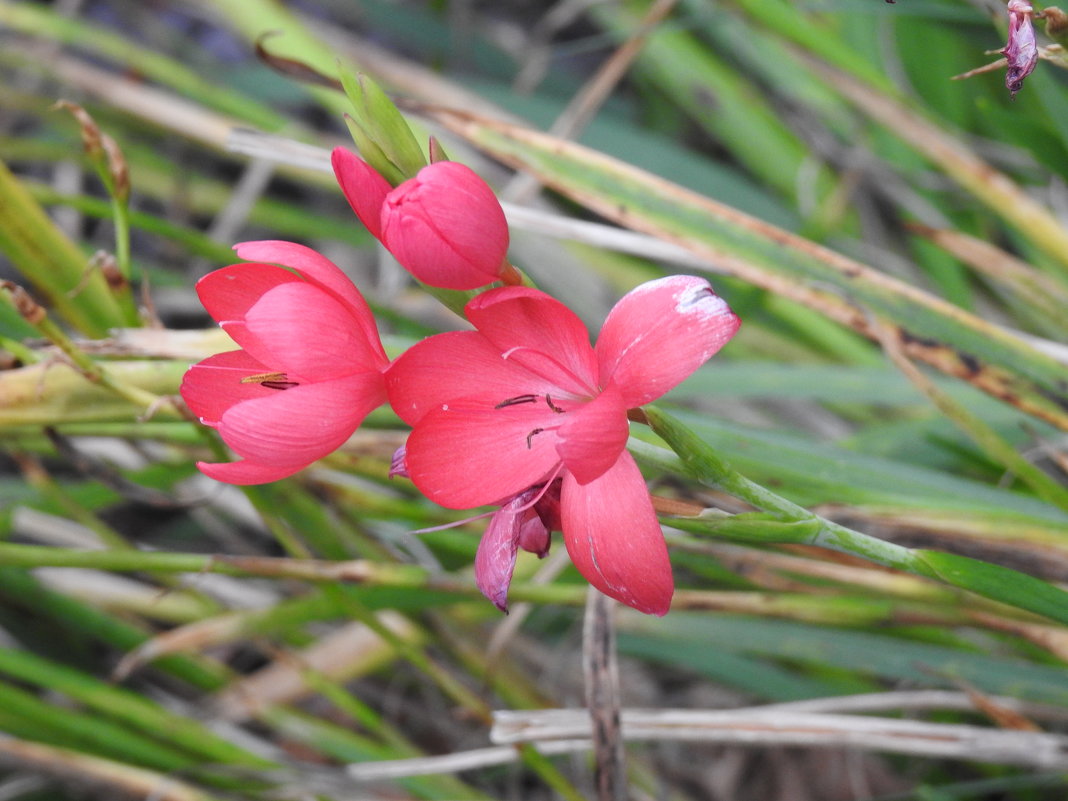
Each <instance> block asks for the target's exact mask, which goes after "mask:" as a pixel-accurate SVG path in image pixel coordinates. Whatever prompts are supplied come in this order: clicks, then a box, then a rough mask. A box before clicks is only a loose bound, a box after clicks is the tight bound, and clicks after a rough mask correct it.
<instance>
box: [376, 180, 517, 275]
mask: <svg viewBox="0 0 1068 801" xmlns="http://www.w3.org/2000/svg"><path fill="white" fill-rule="evenodd" d="M381 238H382V243H383V244H384V245H385V246H386V248H387V249H388V250H389V251H390V253H392V254H393V255H394V256H396V258H397V261H399V262H400V263H401V265H403V266H404V268H405V269H406V270H408V271H409V272H411V274H412V275H414V276H415V277H416V278H418V279H419V280H420V281H422V282H423V283H425V284H430V285H431V286H436V287H442V288H444V289H476V288H478V287H481V286H485V285H486V284H489V283H492V282H493V281H496V280H497V279H498V278H499V277H500V275H501V269H502V266H503V264H504V257H505V254H506V253H507V251H508V223H507V222H506V220H505V218H504V211H503V210H502V209H501V204H500V203H499V202H498V201H497V196H496V195H494V194H493V190H492V189H490V187H489V185H487V184H486V182H485V181H483V180H482V179H481V178H479V177H478V175H476V174H475V173H474V171H472V170H471V169H470V168H468V167H465V166H464V165H463V164H458V163H457V162H455V161H439V162H436V163H434V164H431V165H429V166H427V167H424V168H423V169H421V170H420V171H419V173H418V175H416V176H415V177H414V178H411V179H409V180H407V181H405V182H404V183H402V184H401V185H400V186H398V187H397V188H396V189H394V190H393V191H392V192H390V193H389V195H387V196H386V200H385V203H384V204H383V205H382V236H381Z"/></svg>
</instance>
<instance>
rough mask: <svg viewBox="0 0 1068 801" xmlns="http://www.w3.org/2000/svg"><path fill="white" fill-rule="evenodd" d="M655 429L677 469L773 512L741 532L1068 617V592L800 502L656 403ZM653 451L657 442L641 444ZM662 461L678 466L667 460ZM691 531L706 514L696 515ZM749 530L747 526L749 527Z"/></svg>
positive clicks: (651, 410) (649, 412) (746, 519)
mask: <svg viewBox="0 0 1068 801" xmlns="http://www.w3.org/2000/svg"><path fill="white" fill-rule="evenodd" d="M644 411H645V417H646V419H647V420H648V421H649V425H650V426H651V427H652V429H653V430H654V431H655V432H656V433H657V434H658V435H659V436H660V437H661V438H662V439H663V440H664V441H665V442H667V444H668V446H669V447H670V448H671V449H672V450H673V451H674V452H675V453H676V454H677V455H678V462H677V463H675V465H674V469H676V470H681V471H682V472H684V473H686V474H687V475H689V476H691V477H692V478H694V479H696V480H697V481H699V482H700V483H702V484H704V485H705V486H708V487H712V488H714V489H718V490H722V491H723V492H726V493H728V494H730V495H733V496H734V497H735V498H738V499H740V500H743V501H745V502H746V503H748V504H750V505H752V506H754V507H755V508H757V509H759V510H761V511H763V512H766V513H770V517H769V516H767V515H735V516H734V517H733V518H730V520H731V521H732V523H731V525H732V526H734V533H735V534H742V533H743V532H744V533H748V534H751V535H753V536H750V537H749V538H751V539H758V540H759V541H762V542H787V543H798V544H804V545H815V546H819V547H821V548H827V549H828V550H832V551H838V552H839V553H846V554H850V555H853V556H859V557H861V558H864V559H867V560H868V561H871V562H875V563H876V564H880V565H885V566H887V567H892V568H895V569H897V570H902V571H905V572H907V573H913V574H915V575H919V576H926V577H928V578H933V579H937V580H939V581H942V582H944V583H946V584H950V585H952V586H954V587H959V588H961V589H965V590H969V591H971V592H974V593H977V594H978V595H982V596H983V597H985V598H990V599H992V600H995V601H1000V602H1002V603H1007V604H1011V605H1012V606H1015V607H1017V608H1020V609H1026V610H1027V611H1029V612H1034V613H1037V614H1040V615H1044V616H1046V617H1049V618H1052V619H1053V620H1058V621H1060V622H1062V623H1068V592H1065V591H1064V590H1061V589H1059V588H1057V587H1055V586H1053V585H1052V584H1048V583H1047V582H1045V581H1041V580H1040V579H1036V578H1034V577H1033V576H1028V575H1026V574H1024V573H1019V572H1017V571H1015V570H1010V569H1009V568H1005V567H1001V566H999V565H993V564H989V563H986V562H981V561H979V560H978V559H971V558H969V557H966V556H960V555H957V554H950V553H941V552H938V551H928V550H914V549H911V548H905V547H903V546H901V545H895V544H894V543H892V542H886V541H885V540H881V539H879V538H877V537H872V536H869V535H867V534H862V533H861V532H859V531H854V530H853V529H851V528H847V527H846V526H842V525H839V524H838V523H835V522H833V521H830V520H827V519H826V518H823V517H820V516H819V515H817V514H815V513H813V512H810V511H808V510H807V509H805V508H803V507H801V506H798V505H797V504H795V503H793V502H792V501H789V500H787V499H786V498H783V497H782V496H780V495H776V494H775V493H774V492H772V491H771V490H769V489H767V488H766V487H763V486H761V485H760V484H757V483H756V482H754V481H751V480H750V479H748V478H746V477H745V476H743V475H742V474H741V473H739V472H738V471H737V470H735V469H734V468H733V467H731V466H730V465H729V464H728V463H727V462H726V461H724V460H723V459H722V458H721V457H720V456H719V455H718V454H717V453H716V452H715V450H713V449H712V447H711V446H709V445H708V444H707V443H706V442H704V441H703V440H702V439H701V438H700V437H698V436H697V435H696V434H694V433H693V432H692V431H690V430H689V429H688V428H686V427H685V426H684V425H682V424H681V423H680V422H679V421H677V420H675V419H674V418H672V417H671V416H669V415H668V414H666V413H664V412H663V411H661V410H660V409H657V408H655V407H653V406H646V407H644ZM635 450H636V451H638V452H639V453H643V454H644V455H645V456H648V455H650V454H649V450H656V449H653V448H651V446H646V447H644V448H643V447H641V446H638V447H636V448H635ZM656 461H657V463H658V465H659V466H661V467H666V468H667V469H673V468H672V467H671V466H670V464H669V462H670V461H671V460H665V459H663V458H659V459H658V460H656ZM684 521H685V522H689V523H690V524H691V525H685V526H684V527H685V528H686V529H687V530H690V531H694V530H696V529H695V528H694V527H693V525H692V524H693V523H695V522H697V521H701V518H700V517H698V518H688V519H684V520H683V521H680V522H684ZM704 522H705V524H706V525H705V530H706V531H709V532H710V533H714V532H715V530H716V529H717V528H719V529H721V533H726V527H725V526H724V525H723V519H722V518H712V519H710V520H707V521H704ZM747 523H748V524H751V525H750V526H748V531H745V529H746V525H745V524H747Z"/></svg>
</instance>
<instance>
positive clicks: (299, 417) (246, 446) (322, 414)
mask: <svg viewBox="0 0 1068 801" xmlns="http://www.w3.org/2000/svg"><path fill="white" fill-rule="evenodd" d="M384 400H385V386H384V384H383V381H382V375H381V374H380V373H378V372H367V373H361V374H358V375H351V376H346V377H345V378H338V379H334V380H331V381H320V382H317V383H312V384H303V385H301V386H298V387H293V388H292V389H286V390H274V394H273V395H272V396H270V397H262V398H256V399H254V400H249V401H245V402H243V403H238V404H236V405H234V406H232V407H231V408H230V409H229V410H227V411H226V413H225V414H223V416H222V420H221V421H220V423H219V425H218V426H216V428H217V429H218V431H219V433H220V434H221V435H222V438H223V439H224V440H225V441H226V444H227V445H229V446H230V447H231V448H232V449H233V450H234V452H236V453H237V454H238V455H240V456H243V457H244V458H246V459H249V460H250V461H254V462H262V463H264V464H267V465H273V466H279V467H281V466H286V465H290V466H292V465H307V464H310V463H311V462H313V461H315V460H316V459H319V458H320V457H323V456H326V455H327V454H328V453H330V452H331V451H333V450H336V449H337V448H338V447H340V446H341V445H342V444H343V443H344V442H345V440H347V439H348V438H349V436H351V435H352V432H353V431H355V430H356V428H357V427H358V426H359V424H360V422H361V421H362V420H363V418H364V417H365V416H366V415H367V413H368V412H370V411H371V410H372V409H374V408H375V407H377V406H378V405H379V404H381V403H382V402H383V401H384Z"/></svg>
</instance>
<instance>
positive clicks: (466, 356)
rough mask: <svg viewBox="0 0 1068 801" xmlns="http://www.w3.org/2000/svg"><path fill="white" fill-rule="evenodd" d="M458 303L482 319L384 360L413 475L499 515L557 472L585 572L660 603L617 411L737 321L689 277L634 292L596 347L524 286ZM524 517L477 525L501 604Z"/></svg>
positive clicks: (660, 578)
mask: <svg viewBox="0 0 1068 801" xmlns="http://www.w3.org/2000/svg"><path fill="white" fill-rule="evenodd" d="M466 313H467V317H468V319H469V320H470V321H471V322H472V323H473V324H474V326H475V328H476V329H477V330H476V331H457V332H449V333H445V334H438V335H436V336H433V337H430V338H429V339H426V340H424V341H423V342H420V343H418V344H417V345H415V346H413V347H412V348H410V349H409V350H408V352H407V353H405V354H404V355H403V356H401V357H400V358H399V359H398V360H397V361H396V362H395V363H394V364H393V365H392V366H391V367H390V369H389V370H388V371H387V373H386V386H387V391H388V393H389V400H390V403H391V404H392V405H393V408H394V410H395V411H396V412H397V414H398V415H400V417H401V418H402V419H404V420H405V421H406V422H408V423H410V424H411V425H412V426H413V430H412V433H411V435H410V436H409V438H408V443H407V455H406V467H407V471H408V473H409V475H410V477H411V479H412V481H413V482H414V483H415V485H416V486H417V487H418V488H419V489H420V490H421V491H422V492H423V493H424V494H425V495H426V496H427V497H428V498H430V499H431V500H433V501H435V502H437V503H440V504H441V505H442V506H446V507H449V508H454V509H462V508H468V507H473V506H482V505H486V504H503V508H502V511H501V512H499V513H498V515H505V514H509V513H511V514H513V515H521V516H522V515H523V514H524V512H525V511H526V509H525V508H524V503H525V504H527V505H528V506H529V503H530V501H529V500H525V501H524V500H521V498H524V497H525V498H529V497H530V496H524V495H523V494H524V493H528V492H530V491H532V490H535V489H536V488H538V487H542V486H545V485H551V484H552V482H554V481H556V480H557V479H559V480H560V485H559V486H560V490H559V491H560V511H559V518H560V523H561V526H562V529H563V533H564V544H565V545H566V547H567V551H568V554H569V555H570V556H571V559H572V561H573V562H574V563H575V566H576V567H577V568H578V570H579V572H581V573H582V574H583V576H585V577H586V579H588V580H589V581H590V583H591V584H593V585H594V586H595V587H597V589H599V590H600V591H601V592H603V593H605V594H606V595H609V596H611V597H613V598H616V599H617V600H619V601H622V602H623V603H625V604H628V605H630V606H633V607H634V608H636V609H640V610H641V611H643V612H649V613H653V614H658V615H662V614H664V613H666V612H667V610H668V607H669V606H670V604H671V596H672V593H673V591H674V586H673V582H672V577H671V565H670V563H669V561H668V554H667V548H666V546H665V543H664V537H663V533H662V532H661V530H660V524H659V521H658V520H657V518H656V513H655V512H654V511H653V507H652V502H651V501H650V498H649V493H648V491H647V490H646V487H645V481H644V479H643V478H642V475H641V473H640V472H639V470H638V467H637V465H636V464H635V462H634V459H633V458H632V457H631V456H630V454H629V453H628V452H627V450H626V443H627V437H628V434H629V426H628V423H627V410H628V409H631V408H634V407H638V406H641V405H643V404H645V403H649V402H651V401H653V400H655V399H656V398H659V397H660V396H661V395H663V394H664V393H665V392H667V391H668V390H670V389H671V388H673V387H674V386H676V385H677V384H678V383H679V382H680V381H682V380H683V379H685V378H686V377H687V376H689V375H690V374H691V373H692V372H693V371H694V370H696V369H697V368H698V367H699V366H701V365H702V364H703V363H704V362H705V361H706V360H707V359H709V358H710V357H711V356H712V355H713V354H714V353H715V352H716V351H718V350H719V349H720V348H721V347H722V346H723V345H724V344H725V343H726V342H727V341H728V340H729V339H730V338H731V337H732V336H733V335H734V333H735V331H737V329H738V325H739V321H738V318H737V317H736V316H735V315H734V313H733V312H731V310H730V309H729V308H728V307H727V304H726V303H724V302H723V300H722V299H720V298H718V297H717V296H716V295H715V294H714V293H713V292H712V289H711V287H710V286H709V285H708V282H707V281H704V280H702V279H700V278H694V277H690V276H673V277H669V278H662V279H660V280H657V281H651V282H649V283H646V284H643V285H642V286H639V287H638V288H636V289H634V290H633V291H631V292H630V293H628V294H627V295H626V296H625V297H624V298H623V299H622V300H620V302H619V303H618V304H616V306H615V308H614V309H613V310H612V312H611V313H610V314H609V315H608V319H607V320H606V321H605V324H604V327H603V328H602V330H601V336H600V339H599V340H598V342H597V346H596V348H594V347H591V346H590V341H589V336H588V334H587V332H586V329H585V327H584V326H583V324H582V322H581V321H580V320H579V319H578V317H576V316H575V314H574V313H573V312H571V311H570V310H569V309H567V307H565V306H564V305H563V304H562V303H560V302H559V301H556V300H554V299H553V298H551V297H549V296H548V295H546V294H544V293H542V292H539V291H537V290H534V289H528V288H524V287H505V288H502V289H492V290H490V291H488V292H484V293H482V294H480V295H478V296H477V297H475V298H474V299H472V300H471V301H470V302H469V303H468V304H467V307H466ZM529 520H530V517H529V516H525V517H520V519H518V520H508V519H506V518H504V517H501V518H500V519H499V520H496V519H495V523H497V526H498V527H497V528H495V527H494V525H493V524H491V530H490V531H489V532H487V535H486V537H487V539H488V544H487V543H486V542H485V541H484V544H483V548H484V549H486V551H487V553H486V554H485V555H483V556H482V558H481V560H480V561H481V565H480V566H478V565H476V567H478V568H479V569H478V572H479V573H480V576H479V584H480V586H482V587H483V591H485V592H486V594H487V595H489V596H490V597H491V598H492V599H493V600H494V602H495V603H499V602H500V601H501V600H503V594H502V592H501V588H502V587H503V588H504V591H506V590H507V579H508V578H509V577H510V574H511V564H510V563H509V562H508V555H509V553H510V552H512V553H514V551H511V548H512V545H511V542H515V541H519V539H520V537H521V531H522V525H523V524H524V523H525V522H529ZM543 522H544V520H543ZM506 545H507V547H505V546H506ZM481 551H482V549H480V555H481ZM505 574H507V575H505ZM487 590H488V591H487Z"/></svg>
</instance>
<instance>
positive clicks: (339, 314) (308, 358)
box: [224, 281, 386, 382]
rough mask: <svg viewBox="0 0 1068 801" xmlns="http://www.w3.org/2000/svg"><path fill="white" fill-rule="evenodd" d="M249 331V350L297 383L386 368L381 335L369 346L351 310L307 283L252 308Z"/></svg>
mask: <svg viewBox="0 0 1068 801" xmlns="http://www.w3.org/2000/svg"><path fill="white" fill-rule="evenodd" d="M244 327H245V331H246V334H245V336H244V337H242V339H243V340H244V342H243V344H244V347H245V349H246V350H248V351H249V353H251V354H252V355H253V356H254V357H256V358H257V359H259V360H260V361H262V362H264V363H265V364H268V365H270V366H271V367H272V368H273V369H275V370H280V371H282V372H285V373H286V374H287V375H288V377H289V379H290V380H293V381H301V382H303V381H317V380H322V379H326V378H336V377H339V376H343V375H346V374H349V373H353V372H363V371H365V370H374V369H380V368H382V367H384V366H385V364H386V362H385V359H384V357H380V353H381V351H380V345H379V343H378V336H377V335H376V336H375V337H374V341H373V342H368V340H367V337H366V334H365V331H364V329H363V328H361V327H360V325H359V324H358V322H357V321H356V319H355V318H354V317H353V314H352V312H351V311H350V310H349V309H348V307H346V306H343V305H342V304H341V303H339V302H338V301H337V300H335V298H334V295H332V294H328V293H326V292H324V291H323V290H322V289H320V288H319V287H317V286H314V285H312V284H308V283H305V282H303V281H297V282H296V283H287V284H281V285H279V286H277V287H275V288H274V289H272V290H270V291H269V292H267V293H265V294H264V295H263V297H261V298H260V299H259V300H258V301H257V302H256V303H255V304H254V305H253V306H252V308H251V309H249V310H248V313H247V314H246V315H245V326H244ZM224 328H225V329H226V330H227V332H229V331H230V330H231V326H229V325H227V326H224Z"/></svg>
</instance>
